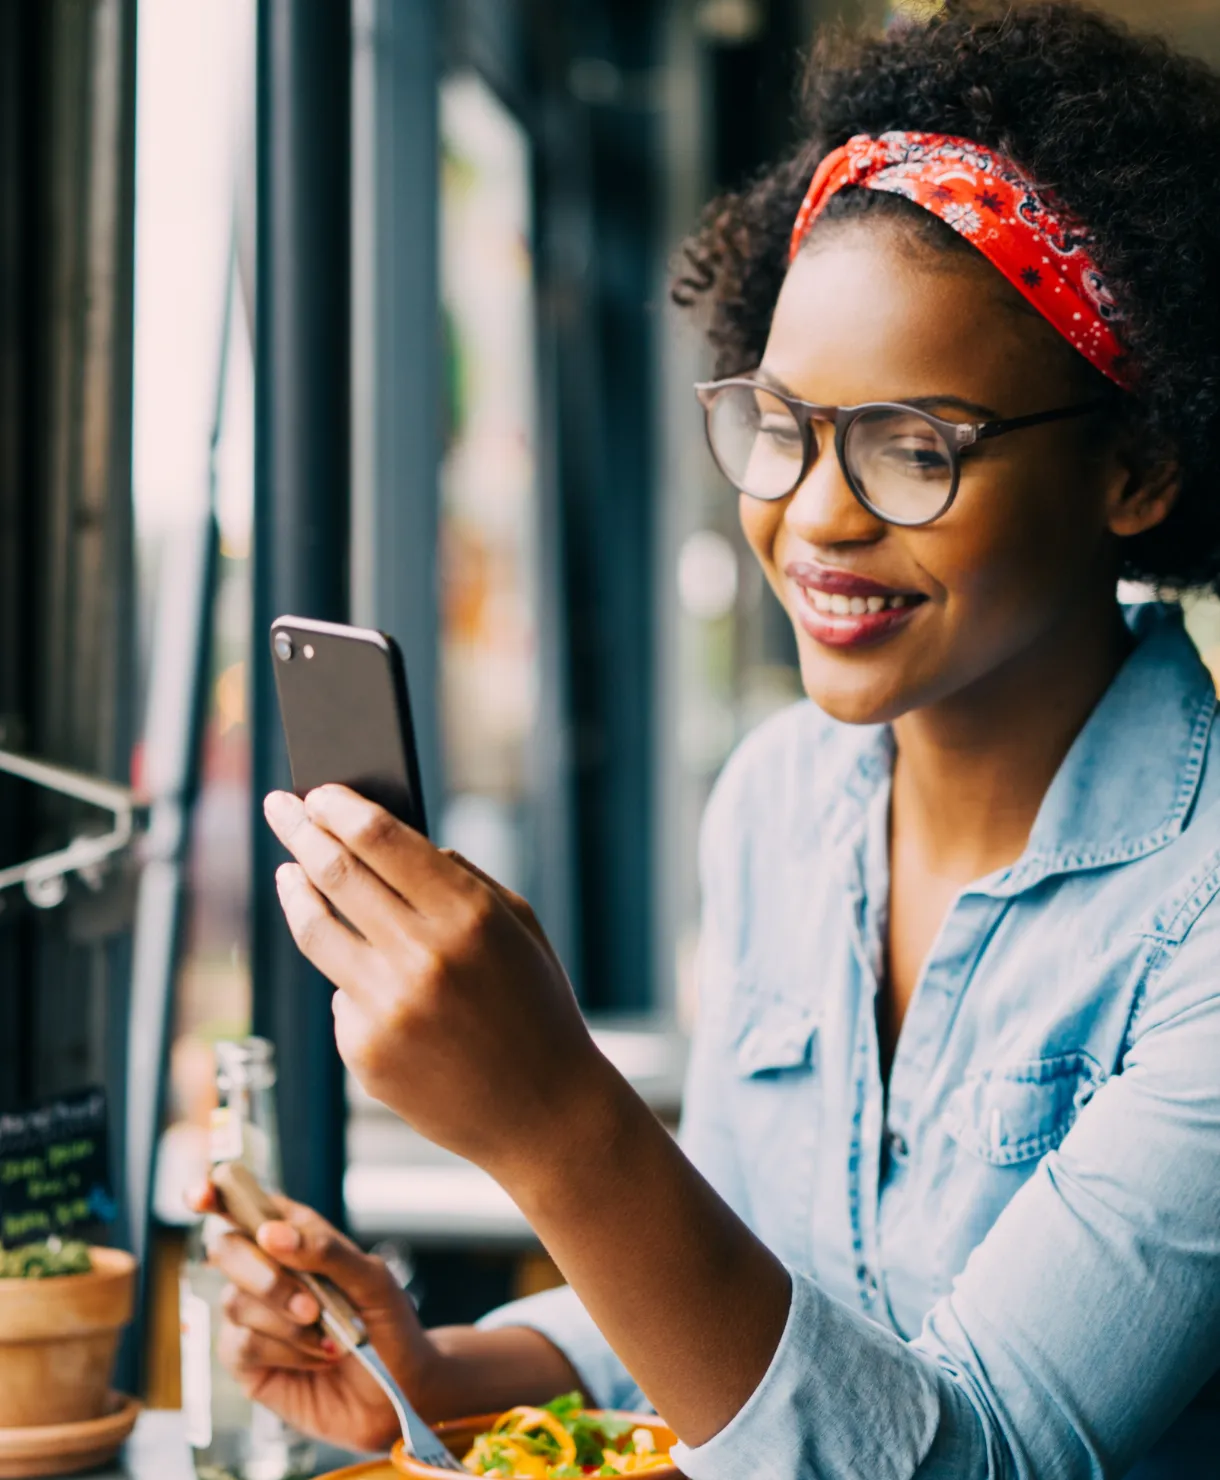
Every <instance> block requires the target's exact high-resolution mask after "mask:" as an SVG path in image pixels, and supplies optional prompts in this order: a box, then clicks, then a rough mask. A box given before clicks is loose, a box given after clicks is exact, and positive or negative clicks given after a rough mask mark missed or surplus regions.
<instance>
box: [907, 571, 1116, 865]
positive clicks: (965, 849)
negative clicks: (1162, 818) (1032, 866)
mask: <svg viewBox="0 0 1220 1480" xmlns="http://www.w3.org/2000/svg"><path fill="white" fill-rule="evenodd" d="M1130 648H1131V639H1130V635H1129V633H1128V632H1127V629H1126V626H1125V624H1124V622H1123V619H1122V614H1121V612H1120V611H1119V608H1118V605H1117V603H1116V602H1114V601H1113V600H1109V601H1106V602H1105V603H1098V604H1097V605H1096V606H1094V607H1091V608H1090V609H1089V610H1087V611H1079V610H1078V611H1077V612H1076V613H1074V614H1072V615H1071V616H1070V617H1068V618H1065V621H1064V622H1063V623H1062V624H1059V625H1056V627H1055V628H1054V629H1053V630H1052V631H1051V632H1049V633H1048V634H1047V635H1046V636H1045V637H1044V638H1043V639H1042V640H1041V641H1040V642H1039V643H1038V644H1036V645H1035V646H1034V647H1033V648H1031V649H1028V650H1026V651H1025V652H1024V653H1022V654H1021V655H1020V656H1019V657H1018V658H1016V659H1013V660H1012V661H1010V662H1009V663H1007V664H1005V665H1004V666H1003V667H1002V668H1000V669H998V670H997V671H996V672H994V673H992V674H989V675H988V676H987V678H985V679H984V680H982V681H980V682H979V683H977V684H974V685H972V686H971V687H970V688H969V689H966V690H963V691H962V692H961V693H958V694H955V695H953V696H952V698H950V699H947V700H944V701H942V702H940V703H936V704H931V705H928V706H927V707H926V708H923V709H918V710H915V711H913V712H912V713H910V714H907V715H903V716H902V718H901V719H899V720H897V721H896V722H895V724H894V738H895V742H896V746H897V756H896V759H895V764H894V790H893V801H892V819H893V821H892V826H893V829H894V832H895V834H896V835H897V833H898V832H899V831H901V833H902V834H903V836H904V837H905V838H906V839H908V840H910V841H912V842H915V841H916V840H917V848H918V852H919V853H920V854H921V856H922V861H923V864H924V866H925V867H926V868H927V869H928V870H929V871H930V872H932V873H935V874H938V875H940V876H942V877H946V878H951V879H953V880H954V881H956V882H957V883H959V884H966V883H969V882H970V881H971V880H973V879H977V878H980V877H982V876H983V875H985V874H988V873H991V872H993V871H994V870H996V869H999V868H1003V867H1006V866H1007V865H1008V864H1010V863H1013V862H1014V861H1015V860H1016V859H1017V858H1019V857H1020V855H1021V853H1022V852H1023V851H1024V849H1025V846H1026V844H1027V843H1028V841H1029V835H1030V831H1031V829H1032V828H1033V825H1034V819H1035V818H1036V817H1037V815H1038V808H1039V807H1040V806H1041V804H1042V799H1043V797H1044V796H1045V795H1046V792H1047V789H1048V788H1049V786H1050V784H1051V782H1052V780H1053V779H1054V777H1055V773H1056V772H1057V771H1058V769H1059V767H1060V765H1061V764H1062V762H1063V758H1064V757H1065V756H1066V755H1067V753H1068V750H1069V748H1070V746H1071V744H1072V741H1073V740H1074V739H1075V738H1076V736H1077V735H1078V734H1079V733H1080V730H1081V729H1082V727H1083V726H1084V723H1085V721H1086V720H1087V719H1088V717H1089V715H1090V713H1091V712H1092V711H1093V708H1094V707H1095V705H1096V704H1097V702H1098V700H1099V699H1100V698H1101V696H1102V694H1104V693H1105V691H1106V689H1107V688H1108V687H1109V685H1110V683H1111V681H1112V680H1113V678H1114V675H1115V674H1116V673H1117V672H1118V670H1119V668H1120V667H1121V666H1122V663H1123V660H1124V659H1125V658H1126V656H1127V654H1128V652H1129V651H1130Z"/></svg>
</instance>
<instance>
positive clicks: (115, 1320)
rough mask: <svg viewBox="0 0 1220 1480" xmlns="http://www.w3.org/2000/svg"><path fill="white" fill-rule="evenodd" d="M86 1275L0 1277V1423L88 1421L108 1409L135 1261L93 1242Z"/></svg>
mask: <svg viewBox="0 0 1220 1480" xmlns="http://www.w3.org/2000/svg"><path fill="white" fill-rule="evenodd" d="M89 1253H90V1256H91V1258H92V1260H93V1270H92V1272H91V1273H89V1274H71V1275H61V1276H59V1277H58V1278H53V1279H44V1280H0V1429H10V1428H13V1429H16V1428H32V1427H35V1426H45V1425H48V1424H63V1423H85V1422H88V1421H89V1420H91V1419H97V1418H101V1417H103V1416H104V1414H105V1413H106V1405H107V1393H108V1389H109V1386H110V1374H111V1369H112V1368H113V1366H114V1353H115V1348H116V1347H117V1346H118V1341H119V1333H120V1332H121V1331H122V1329H123V1327H124V1326H125V1325H126V1324H127V1322H128V1321H129V1320H130V1319H131V1312H132V1304H133V1301H134V1297H135V1274H136V1262H135V1260H134V1259H133V1258H132V1257H131V1255H130V1254H124V1253H122V1252H120V1251H119V1250H118V1249H96V1248H95V1249H90V1250H89Z"/></svg>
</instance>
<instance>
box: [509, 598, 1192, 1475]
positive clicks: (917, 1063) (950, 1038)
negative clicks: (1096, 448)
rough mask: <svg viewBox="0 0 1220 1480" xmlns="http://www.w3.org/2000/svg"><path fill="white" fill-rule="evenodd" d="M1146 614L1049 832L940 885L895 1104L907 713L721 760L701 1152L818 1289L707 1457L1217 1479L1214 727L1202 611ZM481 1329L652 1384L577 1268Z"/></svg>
mask: <svg viewBox="0 0 1220 1480" xmlns="http://www.w3.org/2000/svg"><path fill="white" fill-rule="evenodd" d="M1132 621H1133V625H1134V626H1135V629H1136V631H1137V634H1138V637H1139V642H1138V645H1137V647H1136V648H1135V650H1134V652H1133V653H1132V654H1131V656H1130V657H1129V659H1128V660H1127V662H1126V664H1125V665H1124V667H1123V669H1122V670H1121V672H1120V673H1119V675H1118V677H1117V678H1116V679H1115V681H1114V683H1113V684H1112V685H1111V687H1110V689H1109V691H1108V692H1107V693H1106V695H1105V696H1104V698H1103V699H1102V701H1101V703H1100V704H1099V705H1098V707H1097V709H1096V710H1095V711H1094V713H1093V715H1092V716H1091V717H1090V719H1089V721H1088V723H1087V724H1086V726H1085V727H1084V729H1083V730H1082V732H1081V733H1080V735H1079V736H1078V737H1077V739H1076V742H1075V744H1074V745H1073V746H1072V749H1071V751H1070V753H1069V754H1068V756H1067V758H1066V760H1065V761H1064V763H1063V765H1062V767H1061V768H1060V771H1059V774H1058V775H1057V776H1056V778H1055V781H1054V783H1053V784H1052V786H1051V788H1050V790H1049V791H1048V793H1047V795H1046V798H1045V799H1044V801H1043V804H1042V807H1041V809H1040V811H1039V813H1038V817H1037V821H1036V823H1035V825H1034V828H1033V832H1032V834H1031V836H1030V840H1029V845H1028V847H1027V848H1026V850H1025V852H1024V854H1023V855H1022V856H1021V858H1020V859H1018V860H1017V862H1016V863H1014V864H1013V865H1012V866H1011V867H1009V868H1005V869H1002V870H1000V871H999V872H998V873H995V874H992V875H990V876H988V877H987V878H984V879H981V880H979V881H978V882H977V883H975V884H972V885H971V886H970V887H968V888H966V889H964V890H963V891H962V892H961V894H960V895H959V896H958V898H957V899H956V901H955V902H954V904H953V906H952V908H951V909H950V911H949V913H948V916H947V917H946V919H945V921H944V923H943V925H942V927H941V930H940V933H939V935H938V936H937V938H936V941H935V944H934V945H933V947H932V950H931V953H930V955H929V957H928V960H927V962H926V964H925V966H924V969H923V972H922V975H921V977H920V980H919V982H918V985H917V987H916V990H915V994H914V997H913V999H912V1001H911V1004H910V1007H909V1008H908V1011H907V1015H906V1019H905V1021H904V1023H903V1028H902V1033H901V1036H900V1039H899V1042H898V1046H897V1051H896V1054H895V1058H894V1063H893V1068H892V1073H891V1078H890V1084H889V1092H888V1099H887V1096H886V1093H885V1091H884V1089H883V1085H882V1079H881V1068H880V1062H879V1054H878V1041H877V1029H876V1014H875V999H876V995H877V989H878V972H879V970H880V965H881V956H882V941H883V938H884V931H885V910H886V907H887V900H888V895H889V878H888V849H887V832H888V809H889V783H890V772H891V761H892V739H891V736H890V732H889V731H888V729H886V728H880V727H878V728H851V727H847V726H842V725H839V724H836V723H834V722H832V721H830V720H828V719H827V718H826V717H825V716H824V715H822V714H821V713H820V711H818V710H817V709H816V708H814V706H812V705H810V704H801V705H798V706H796V707H794V708H792V709H789V710H787V711H785V712H784V713H782V714H780V715H778V716H777V717H775V718H774V719H773V720H771V721H769V722H768V723H767V724H766V725H764V726H763V727H762V728H761V729H759V730H758V731H756V732H755V733H754V734H753V735H751V736H750V737H749V738H748V739H747V740H746V742H745V743H744V744H743V745H742V746H741V747H740V749H739V750H738V751H737V752H736V754H735V755H734V757H733V758H732V760H731V761H730V762H729V764H728V766H727V767H726V768H725V771H724V773H723V775H722V777H721V779H720V781H719V782H718V784H717V787H716V790H715V793H714V795H713V797H712V800H711V802H710V803H709V806H708V810H707V813H706V817H705V820H704V828H703V836H702V843H701V871H702V880H703V890H704V926H703V937H702V944H701V948H700V973H701V983H700V987H701V1007H700V1014H699V1023H698V1029H697V1032H696V1034H695V1040H694V1044H693V1048H692V1060H691V1067H690V1076H689V1081H688V1087H687V1096H686V1102H685V1107H684V1114H683V1124H682V1132H681V1135H682V1143H683V1146H684V1147H685V1149H686V1152H687V1154H688V1155H689V1156H690V1158H691V1160H692V1161H693V1162H694V1163H695V1164H696V1165H697V1166H698V1167H699V1168H700V1169H701V1170H702V1172H703V1173H704V1175H705V1176H706V1177H707V1178H708V1179H709V1180H710V1181H711V1182H712V1184H713V1185H714V1186H715V1187H716V1188H717V1189H718V1190H719V1192H720V1193H721V1195H722V1196H723V1197H724V1198H726V1199H727V1201H728V1202H729V1203H731V1204H732V1206H733V1207H734V1208H736V1209H737V1211H738V1212H739V1213H740V1214H741V1216H742V1217H743V1218H744V1219H745V1220H746V1221H747V1222H748V1223H749V1224H750V1226H751V1227H752V1228H753V1229H755V1230H756V1231H757V1233H758V1234H759V1236H760V1237H761V1238H762V1239H763V1240H764V1241H765V1242H766V1243H767V1244H768V1245H769V1246H770V1247H771V1248H772V1249H773V1250H774V1251H775V1252H776V1253H777V1254H778V1255H779V1256H780V1258H781V1259H783V1261H784V1262H785V1264H786V1265H787V1267H788V1269H789V1272H790V1274H791V1277H792V1300H791V1306H790V1310H789V1315H788V1321H787V1325H786V1327H785V1330H784V1334H783V1337H782V1339H781V1341H780V1345H779V1348H778V1349H777V1351H776V1353H775V1356H774V1358H773V1360H772V1362H771V1365H770V1367H769V1369H768V1370H767V1372H766V1374H765V1376H764V1377H763V1378H762V1381H761V1382H760V1384H759V1386H758V1388H757V1389H756V1391H755V1392H754V1393H753V1395H752V1396H751V1397H750V1399H749V1400H748V1401H747V1403H746V1404H745V1406H744V1407H743V1408H742V1409H741V1411H740V1412H739V1413H738V1414H737V1415H736V1416H735V1417H734V1418H733V1419H732V1421H731V1422H730V1423H729V1424H728V1425H727V1426H726V1427H725V1428H724V1429H723V1430H722V1431H721V1432H720V1433H719V1434H717V1435H716V1436H715V1437H714V1438H713V1439H711V1440H710V1441H709V1442H708V1443H706V1444H703V1445H701V1446H699V1447H698V1448H687V1447H685V1446H679V1449H678V1451H677V1458H678V1463H679V1464H680V1466H681V1468H682V1469H683V1471H685V1473H686V1474H688V1475H689V1476H691V1477H693V1480H747V1477H748V1480H764V1477H790V1476H791V1477H796V1476H800V1477H815V1476H816V1477H826V1480H830V1477H835V1480H838V1477H847V1476H860V1477H868V1480H909V1477H913V1476H919V1477H920V1480H927V1477H933V1476H944V1477H953V1480H959V1477H961V1480H964V1477H971V1480H974V1477H980V1480H981V1477H983V1476H987V1477H995V1480H1000V1477H1003V1480H1016V1477H1021V1480H1035V1477H1036V1480H1076V1477H1080V1480H1083V1477H1085V1476H1090V1477H1095V1476H1107V1477H1109V1476H1115V1477H1117V1476H1125V1475H1128V1474H1130V1475H1131V1476H1132V1477H1135V1476H1138V1477H1140V1480H1152V1477H1157V1480H1162V1477H1163V1480H1169V1477H1174V1480H1203V1477H1220V1397H1218V1396H1217V1395H1216V1385H1215V1384H1213V1385H1212V1395H1211V1397H1210V1400H1209V1395H1208V1393H1207V1391H1203V1392H1201V1389H1205V1384H1207V1383H1208V1380H1209V1379H1210V1378H1212V1376H1213V1375H1214V1374H1215V1373H1216V1372H1217V1369H1220V902H1218V901H1217V899H1216V896H1217V893H1218V892H1220V727H1217V726H1214V725H1213V718H1214V715H1215V710H1216V702H1215V695H1214V692H1213V688H1212V683H1211V680H1210V678H1209V676H1208V674H1207V671H1206V670H1205V669H1204V667H1203V666H1202V664H1201V663H1200V661H1199V660H1198V658H1197V657H1196V655H1195V652H1194V649H1193V648H1192V646H1191V644H1190V642H1189V639H1188V638H1187V637H1186V635H1185V633H1184V631H1183V630H1182V625H1181V620H1180V617H1179V616H1178V615H1177V613H1176V612H1173V611H1171V610H1167V609H1164V608H1158V607H1148V608H1144V609H1141V610H1139V611H1138V612H1137V613H1136V614H1135V615H1134V616H1133V618H1132ZM487 1324H489V1325H500V1326H503V1325H510V1324H524V1325H529V1326H533V1327H535V1328H537V1329H538V1330H540V1331H542V1332H544V1333H545V1334H546V1335H547V1336H548V1337H550V1339H551V1340H552V1341H554V1342H555V1343H556V1345H558V1346H559V1347H560V1348H561V1349H562V1350H563V1351H564V1352H565V1353H566V1354H567V1355H568V1357H569V1358H570V1360H571V1361H572V1363H573V1365H574V1366H575V1367H576V1369H577V1370H578V1372H580V1374H581V1376H582V1377H583V1379H584V1380H585V1382H586V1383H587V1385H588V1387H589V1389H590V1391H591V1393H592V1396H593V1397H594V1398H595V1399H596V1400H597V1402H599V1403H601V1404H609V1405H614V1406H633V1405H639V1404H640V1403H641V1402H642V1397H641V1394H640V1393H639V1390H638V1388H637V1387H636V1385H635V1383H634V1382H633V1381H632V1379H631V1377H630V1376H629V1375H628V1373H627V1372H626V1371H625V1369H624V1368H623V1367H622V1365H621V1364H620V1363H619V1361H618V1359H617V1358H616V1357H615V1356H614V1354H613V1352H612V1351H611V1350H610V1348H609V1346H608V1345H607V1343H606V1342H605V1340H604V1339H603V1338H602V1336H601V1335H600V1333H599V1332H598V1331H597V1329H596V1327H595V1326H594V1325H593V1324H592V1322H591V1321H590V1319H589V1318H588V1316H587V1315H586V1314H585V1312H584V1311H583V1309H582V1307H581V1306H580V1304H579V1303H578V1301H577V1300H576V1297H575V1296H574V1294H573V1293H572V1292H571V1291H569V1290H561V1291H553V1292H549V1293H547V1294H545V1295H541V1296H536V1297H534V1298H532V1299H531V1300H526V1301H519V1302H517V1303H515V1304H513V1305H510V1306H506V1307H504V1308H502V1309H501V1310H499V1311H496V1312H494V1313H493V1314H492V1316H490V1317H488V1318H487Z"/></svg>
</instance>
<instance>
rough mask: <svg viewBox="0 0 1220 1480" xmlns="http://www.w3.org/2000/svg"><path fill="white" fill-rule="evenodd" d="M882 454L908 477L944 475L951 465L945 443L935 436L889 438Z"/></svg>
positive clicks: (895, 468)
mask: <svg viewBox="0 0 1220 1480" xmlns="http://www.w3.org/2000/svg"><path fill="white" fill-rule="evenodd" d="M881 456H882V457H883V458H884V459H885V461H886V462H887V463H888V464H889V465H890V467H891V468H893V469H894V470H895V471H896V472H901V473H904V474H906V475H907V476H908V477H942V476H943V475H944V474H945V473H947V472H948V470H949V467H950V462H949V455H948V453H947V452H946V451H945V447H944V444H943V443H941V442H939V441H938V440H937V439H936V438H934V437H921V436H900V437H892V438H889V439H888V440H887V441H886V443H885V445H884V447H883V448H882V449H881Z"/></svg>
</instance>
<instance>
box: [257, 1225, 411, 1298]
mask: <svg viewBox="0 0 1220 1480" xmlns="http://www.w3.org/2000/svg"><path fill="white" fill-rule="evenodd" d="M275 1201H276V1203H277V1205H278V1207H279V1208H280V1210H281V1212H282V1214H283V1217H282V1218H280V1219H278V1220H272V1221H270V1222H267V1223H264V1224H263V1226H262V1227H261V1228H260V1229H259V1231H258V1242H259V1245H260V1246H261V1248H262V1249H263V1250H265V1251H266V1252H267V1253H268V1254H270V1255H271V1256H272V1258H273V1259H274V1260H275V1261H276V1263H278V1264H281V1265H283V1266H284V1268H285V1269H289V1270H301V1271H303V1272H306V1273H309V1274H320V1275H325V1276H326V1278H327V1279H329V1280H330V1281H331V1282H332V1283H333V1284H335V1285H337V1286H338V1288H339V1289H340V1290H341V1291H342V1292H343V1294H344V1295H346V1296H347V1298H348V1299H349V1300H350V1301H351V1302H352V1304H353V1305H354V1306H355V1307H356V1308H357V1310H359V1311H361V1312H362V1313H363V1312H367V1311H370V1310H377V1309H381V1308H383V1307H384V1306H385V1305H386V1304H387V1303H390V1302H392V1301H394V1300H396V1299H398V1298H400V1291H399V1288H398V1285H397V1284H396V1282H395V1280H394V1276H393V1275H392V1274H391V1273H390V1271H389V1269H388V1268H387V1267H386V1265H385V1264H384V1262H383V1261H382V1260H380V1259H377V1258H375V1257H374V1256H373V1255H370V1254H365V1253H363V1252H362V1251H361V1250H360V1249H359V1248H357V1246H356V1245H355V1244H354V1243H352V1241H351V1239H349V1238H346V1237H344V1235H343V1234H341V1233H340V1232H339V1230H338V1229H337V1228H335V1227H334V1226H333V1224H330V1223H328V1222H327V1221H326V1219H325V1218H323V1217H322V1216H321V1214H319V1213H315V1212H314V1211H313V1209H312V1208H307V1207H305V1206H304V1205H303V1204H301V1203H294V1202H292V1201H291V1200H290V1199H288V1198H277V1199H276V1200H275ZM315 1319H316V1317H315Z"/></svg>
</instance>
